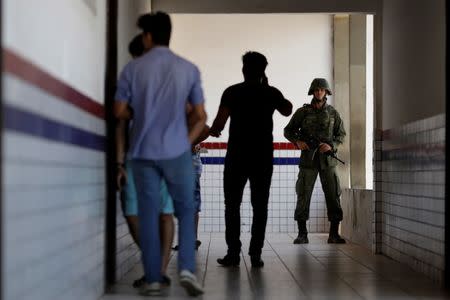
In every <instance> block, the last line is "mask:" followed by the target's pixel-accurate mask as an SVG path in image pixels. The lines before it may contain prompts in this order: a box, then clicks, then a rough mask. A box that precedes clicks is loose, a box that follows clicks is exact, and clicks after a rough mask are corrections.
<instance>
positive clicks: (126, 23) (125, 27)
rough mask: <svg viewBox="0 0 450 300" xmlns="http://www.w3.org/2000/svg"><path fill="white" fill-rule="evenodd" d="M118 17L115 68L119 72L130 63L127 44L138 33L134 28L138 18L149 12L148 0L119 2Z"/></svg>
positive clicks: (120, 0)
mask: <svg viewBox="0 0 450 300" xmlns="http://www.w3.org/2000/svg"><path fill="white" fill-rule="evenodd" d="M118 5H119V15H118V20H117V29H118V32H117V35H118V36H117V58H118V63H117V67H118V69H119V73H118V74H120V70H122V68H123V67H124V66H125V65H126V64H127V63H128V62H129V61H130V59H131V57H130V55H129V53H128V44H129V43H130V41H131V39H132V38H133V37H134V36H135V35H136V34H138V33H139V30H138V28H137V26H136V22H137V19H138V17H139V16H140V15H141V14H144V13H148V12H150V11H151V1H150V0H133V1H129V0H119V1H118Z"/></svg>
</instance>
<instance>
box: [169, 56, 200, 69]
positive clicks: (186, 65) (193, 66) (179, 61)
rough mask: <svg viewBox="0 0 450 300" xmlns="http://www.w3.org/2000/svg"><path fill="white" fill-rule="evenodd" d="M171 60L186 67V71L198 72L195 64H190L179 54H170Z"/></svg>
mask: <svg viewBox="0 0 450 300" xmlns="http://www.w3.org/2000/svg"><path fill="white" fill-rule="evenodd" d="M172 55H173V58H174V59H175V60H176V61H177V63H178V64H179V65H182V66H184V67H186V68H187V69H191V70H194V71H199V68H198V66H197V65H196V64H194V63H193V62H191V61H190V60H189V59H187V58H184V57H182V56H181V55H179V54H176V53H175V52H172Z"/></svg>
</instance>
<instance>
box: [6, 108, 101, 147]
mask: <svg viewBox="0 0 450 300" xmlns="http://www.w3.org/2000/svg"><path fill="white" fill-rule="evenodd" d="M3 112H4V127H5V129H6V130H11V131H16V132H20V133H24V134H28V135H32V136H36V137H40V138H44V139H48V140H52V141H55V142H61V143H66V144H71V145H76V146H80V147H83V148H89V149H94V150H99V151H105V145H106V138H105V136H101V135H98V134H95V133H91V132H88V131H85V130H81V129H78V128H75V127H72V126H69V125H66V124H63V123H59V122H56V121H53V120H49V119H47V118H45V117H43V116H40V115H38V114H35V113H32V112H28V111H25V110H22V109H20V108H16V107H13V106H10V105H4V107H3Z"/></svg>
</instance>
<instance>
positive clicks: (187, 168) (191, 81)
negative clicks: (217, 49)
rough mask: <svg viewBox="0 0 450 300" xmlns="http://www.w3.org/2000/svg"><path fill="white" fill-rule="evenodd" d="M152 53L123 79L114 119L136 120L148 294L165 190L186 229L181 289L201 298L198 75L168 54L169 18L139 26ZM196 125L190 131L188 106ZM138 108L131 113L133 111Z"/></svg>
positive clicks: (157, 259)
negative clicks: (163, 186) (194, 153)
mask: <svg viewBox="0 0 450 300" xmlns="http://www.w3.org/2000/svg"><path fill="white" fill-rule="evenodd" d="M138 26H139V27H140V28H141V29H142V30H143V43H144V48H146V50H148V52H147V53H146V54H145V55H143V56H142V57H140V58H138V59H136V60H133V61H131V62H130V63H129V64H128V65H126V66H125V68H124V70H123V71H122V74H121V76H120V78H119V82H118V86H117V92H116V103H115V106H114V114H115V116H116V117H117V118H119V119H133V127H132V130H131V132H130V145H129V147H130V148H129V152H128V155H129V157H128V158H129V159H130V160H131V163H132V169H133V173H134V176H135V181H136V188H137V192H138V202H139V204H138V210H139V227H140V228H141V237H140V238H141V248H142V258H143V265H144V271H145V279H146V283H145V284H144V285H143V287H142V290H141V292H142V293H143V294H145V295H158V294H160V292H161V287H160V282H161V280H162V278H161V272H160V270H161V254H160V238H159V211H160V183H161V180H162V179H164V180H165V181H166V183H167V187H168V190H169V193H170V195H171V196H172V198H173V202H174V208H175V215H176V217H177V218H178V224H179V234H178V236H179V241H178V244H179V254H178V268H179V271H180V283H181V285H182V286H183V287H184V288H185V289H186V290H187V292H188V293H189V294H190V295H192V296H196V295H199V294H202V293H203V289H202V287H201V285H200V284H199V283H198V281H197V279H196V277H195V275H194V272H195V249H194V245H195V224H194V215H195V205H194V199H193V197H194V171H193V165H192V158H191V150H190V149H191V143H192V142H194V141H195V139H196V138H197V137H198V135H199V134H200V132H201V131H202V130H203V128H204V126H205V121H206V112H205V109H204V97H203V91H202V88H201V82H200V72H199V70H198V68H197V67H196V66H195V65H193V64H192V63H190V62H188V61H187V60H185V59H183V58H181V57H179V56H177V55H176V54H174V53H173V52H172V51H171V50H170V49H169V47H168V45H169V40H170V34H171V22H170V17H169V16H168V15H167V14H165V13H162V12H157V13H151V14H146V15H143V16H141V17H140V18H139V20H138ZM188 102H189V103H190V104H191V105H192V107H193V111H192V114H193V118H194V120H195V122H194V123H193V126H192V127H190V129H189V130H188V127H187V120H186V105H187V103H188ZM129 108H131V109H129Z"/></svg>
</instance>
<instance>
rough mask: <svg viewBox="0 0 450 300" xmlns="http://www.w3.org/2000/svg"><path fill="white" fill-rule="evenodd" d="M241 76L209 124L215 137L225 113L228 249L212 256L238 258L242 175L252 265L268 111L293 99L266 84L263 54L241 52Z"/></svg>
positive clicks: (266, 159)
mask: <svg viewBox="0 0 450 300" xmlns="http://www.w3.org/2000/svg"><path fill="white" fill-rule="evenodd" d="M242 61H243V67H242V73H243V74H244V82H242V83H238V84H235V85H233V86H230V87H228V88H227V89H226V90H225V91H224V93H223V95H222V99H221V102H220V106H219V111H218V112H217V116H216V118H215V120H214V123H213V125H212V127H211V129H210V134H211V136H214V137H219V136H220V133H221V131H222V130H223V128H224V126H225V124H226V122H227V120H228V118H230V129H229V130H230V131H229V138H228V148H227V154H226V157H225V171H224V194H225V227H226V229H225V239H226V242H227V245H228V251H227V255H225V257H224V258H219V259H218V260H217V262H218V263H219V264H221V265H223V266H236V265H239V263H240V257H239V254H240V251H241V246H242V244H241V241H240V231H241V229H240V225H241V223H240V222H241V217H240V205H241V202H242V194H243V192H244V187H245V184H246V183H247V180H249V181H250V190H251V203H252V207H253V224H252V238H251V241H250V249H249V255H250V257H251V263H252V266H253V267H257V268H258V267H262V266H263V265H264V262H263V261H262V260H261V250H262V247H263V245H264V237H265V232H266V223H267V205H268V201H269V191H270V183H271V179H272V171H273V136H272V130H273V119H272V117H273V113H274V111H275V110H278V111H279V112H280V113H281V114H282V115H283V116H289V115H290V114H291V113H292V104H291V103H290V102H289V101H288V100H286V99H285V98H284V97H283V94H281V92H280V91H279V90H278V89H276V88H274V87H271V86H269V85H268V84H267V78H266V76H265V69H266V66H267V60H266V57H265V56H264V55H262V54H260V53H258V52H247V53H246V54H245V55H244V56H243V57H242Z"/></svg>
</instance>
